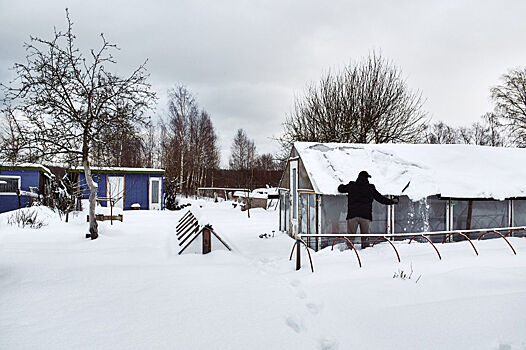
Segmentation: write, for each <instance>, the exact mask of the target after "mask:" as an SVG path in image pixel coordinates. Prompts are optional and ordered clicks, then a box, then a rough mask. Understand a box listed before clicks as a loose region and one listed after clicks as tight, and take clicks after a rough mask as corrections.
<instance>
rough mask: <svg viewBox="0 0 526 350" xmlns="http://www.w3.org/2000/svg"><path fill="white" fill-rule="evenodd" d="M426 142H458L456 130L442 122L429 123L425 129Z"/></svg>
mask: <svg viewBox="0 0 526 350" xmlns="http://www.w3.org/2000/svg"><path fill="white" fill-rule="evenodd" d="M425 142H426V143H433V144H444V143H446V144H447V143H460V142H459V135H458V131H457V130H456V129H455V128H453V127H451V126H449V125H447V124H446V123H444V122H441V121H440V122H437V123H434V124H431V125H429V126H428V127H427V130H426V139H425Z"/></svg>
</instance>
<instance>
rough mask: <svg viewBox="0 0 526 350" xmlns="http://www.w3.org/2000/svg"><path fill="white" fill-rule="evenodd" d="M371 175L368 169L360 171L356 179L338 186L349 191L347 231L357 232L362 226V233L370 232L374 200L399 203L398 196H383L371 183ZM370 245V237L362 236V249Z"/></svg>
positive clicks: (339, 188)
mask: <svg viewBox="0 0 526 350" xmlns="http://www.w3.org/2000/svg"><path fill="white" fill-rule="evenodd" d="M370 177H371V175H369V174H368V173H367V171H360V173H359V174H358V178H357V179H356V181H350V182H349V183H348V184H347V185H344V184H341V185H340V186H338V192H341V193H347V203H348V204H347V232H348V233H351V234H356V230H357V229H358V226H360V233H361V234H368V233H369V226H370V224H371V220H372V219H373V213H372V212H373V200H376V201H377V202H380V203H382V204H385V205H390V204H398V197H395V198H393V199H389V198H386V197H384V196H382V195H381V194H380V193H379V192H378V191H377V190H376V188H375V187H374V185H373V184H370V183H369V178H370ZM368 246H369V237H362V249H363V248H367V247H368Z"/></svg>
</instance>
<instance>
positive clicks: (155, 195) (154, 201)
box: [149, 177, 162, 210]
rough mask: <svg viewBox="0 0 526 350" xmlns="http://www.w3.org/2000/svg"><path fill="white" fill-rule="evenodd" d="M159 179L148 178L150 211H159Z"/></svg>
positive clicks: (160, 184)
mask: <svg viewBox="0 0 526 350" xmlns="http://www.w3.org/2000/svg"><path fill="white" fill-rule="evenodd" d="M161 186H162V182H161V178H160V177H150V199H149V205H150V210H161Z"/></svg>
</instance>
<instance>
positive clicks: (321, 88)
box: [280, 53, 426, 146]
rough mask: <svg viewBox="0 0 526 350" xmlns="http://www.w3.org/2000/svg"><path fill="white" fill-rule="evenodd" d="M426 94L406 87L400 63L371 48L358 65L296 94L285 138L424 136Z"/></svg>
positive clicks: (378, 139)
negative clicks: (298, 96)
mask: <svg viewBox="0 0 526 350" xmlns="http://www.w3.org/2000/svg"><path fill="white" fill-rule="evenodd" d="M422 104H423V101H422V98H421V96H420V94H419V93H414V92H412V91H410V90H409V89H408V88H407V84H406V82H405V80H404V79H403V77H402V73H401V71H400V69H399V68H397V67H396V66H394V65H393V64H392V63H390V62H389V61H387V60H385V59H384V58H383V57H382V56H381V55H379V54H375V53H372V54H370V55H369V56H368V57H367V58H366V59H365V60H363V61H362V62H360V63H358V64H354V65H353V64H350V65H348V66H347V67H346V68H345V69H344V70H343V71H340V72H336V73H331V72H329V73H328V74H326V75H325V76H323V77H322V78H321V80H320V82H319V83H318V84H317V85H310V86H309V87H308V88H307V90H306V92H305V94H304V96H302V97H300V98H296V100H295V104H294V111H293V112H292V114H291V115H290V116H289V117H288V118H287V120H286V121H285V123H284V129H285V131H284V134H283V135H282V136H281V139H280V141H281V143H282V144H283V145H284V146H289V145H290V144H291V143H292V142H294V141H317V142H354V143H386V142H413V141H415V140H417V139H419V138H420V137H421V132H422V130H423V118H424V116H425V115H426V114H425V112H424V111H423V110H422Z"/></svg>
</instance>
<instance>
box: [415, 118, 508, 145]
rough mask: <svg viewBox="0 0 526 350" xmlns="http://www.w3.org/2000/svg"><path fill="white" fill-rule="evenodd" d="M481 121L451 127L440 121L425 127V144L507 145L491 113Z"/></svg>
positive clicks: (498, 124) (504, 134) (504, 133)
mask: <svg viewBox="0 0 526 350" xmlns="http://www.w3.org/2000/svg"><path fill="white" fill-rule="evenodd" d="M481 119H482V120H481V121H479V122H474V123H473V124H471V125H470V126H460V127H457V128H456V127H453V126H450V125H447V124H446V123H444V122H442V121H440V122H436V123H434V124H431V125H430V126H428V127H427V129H426V133H425V140H424V142H425V143H433V144H452V143H455V144H472V145H481V146H505V145H507V137H506V132H505V130H504V128H503V126H502V125H501V124H500V122H499V119H498V118H497V116H496V115H495V114H493V113H487V114H485V115H483V116H482V118H481Z"/></svg>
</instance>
